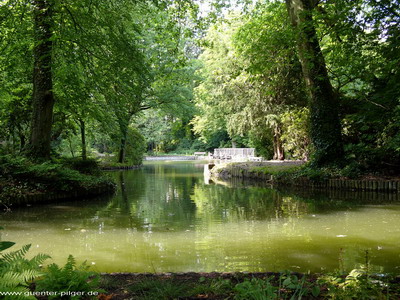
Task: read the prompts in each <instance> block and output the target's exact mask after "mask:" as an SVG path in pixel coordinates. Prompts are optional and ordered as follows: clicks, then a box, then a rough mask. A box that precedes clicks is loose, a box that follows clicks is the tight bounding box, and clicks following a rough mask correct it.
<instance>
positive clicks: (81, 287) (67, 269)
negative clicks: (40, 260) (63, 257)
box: [36, 255, 101, 299]
mask: <svg viewBox="0 0 400 300" xmlns="http://www.w3.org/2000/svg"><path fill="white" fill-rule="evenodd" d="M98 285H99V275H98V274H97V273H94V272H91V271H89V266H87V265H86V262H84V263H82V264H81V265H80V266H77V265H76V261H75V259H74V257H73V256H72V255H70V256H68V259H67V263H66V264H65V266H64V267H62V268H60V267H59V266H58V265H57V264H51V265H49V266H48V267H47V269H46V273H45V275H44V276H43V277H42V278H41V279H40V280H38V281H36V291H38V292H46V291H54V292H57V294H58V295H52V296H49V299H81V298H84V299H90V298H94V295H91V294H92V293H93V292H101V291H100V290H99V289H98ZM68 292H69V293H70V294H69V295H68ZM74 292H75V293H79V294H74ZM63 293H64V294H66V296H63V297H60V294H63ZM93 294H94V293H93Z"/></svg>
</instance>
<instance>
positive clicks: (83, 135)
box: [79, 119, 87, 159]
mask: <svg viewBox="0 0 400 300" xmlns="http://www.w3.org/2000/svg"><path fill="white" fill-rule="evenodd" d="M79 127H80V128H81V148H82V159H87V152H86V131H85V121H83V120H82V119H79Z"/></svg>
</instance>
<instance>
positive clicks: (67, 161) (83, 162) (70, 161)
mask: <svg viewBox="0 0 400 300" xmlns="http://www.w3.org/2000/svg"><path fill="white" fill-rule="evenodd" d="M61 163H62V164H63V165H65V166H66V167H68V168H70V169H72V170H76V171H78V172H79V173H83V174H88V175H99V174H100V167H99V163H98V162H97V160H96V159H93V158H88V159H81V158H63V159H62V160H61Z"/></svg>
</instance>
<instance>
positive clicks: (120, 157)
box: [118, 136, 126, 164]
mask: <svg viewBox="0 0 400 300" xmlns="http://www.w3.org/2000/svg"><path fill="white" fill-rule="evenodd" d="M125 147H126V136H125V137H123V138H122V139H121V144H120V146H119V153H118V162H119V163H121V164H122V163H123V162H124V160H125Z"/></svg>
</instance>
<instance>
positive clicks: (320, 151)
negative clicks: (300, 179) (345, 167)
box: [286, 0, 344, 166]
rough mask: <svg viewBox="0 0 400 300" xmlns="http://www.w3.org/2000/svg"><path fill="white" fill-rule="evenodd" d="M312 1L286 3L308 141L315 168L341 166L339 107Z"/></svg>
mask: <svg viewBox="0 0 400 300" xmlns="http://www.w3.org/2000/svg"><path fill="white" fill-rule="evenodd" d="M316 2H317V1H315V0H286V5H287V9H288V13H289V16H290V19H291V22H292V25H293V26H294V28H295V30H296V32H297V47H298V52H299V58H300V63H301V66H302V70H303V77H304V79H305V82H306V85H307V88H308V91H309V98H310V102H309V107H310V115H311V117H310V119H311V124H310V125H311V126H310V127H311V132H310V135H311V141H312V143H313V145H314V147H315V155H314V158H313V161H314V163H315V164H316V165H317V166H324V165H329V164H335V163H340V162H341V161H342V159H343V157H344V151H343V143H342V137H341V126H340V120H339V104H338V100H337V98H336V97H335V94H334V92H333V88H332V85H331V83H330V81H329V77H328V72H327V69H326V65H325V60H324V57H323V55H322V51H321V48H320V45H319V42H318V37H317V33H316V30H315V26H314V23H313V17H312V11H313V9H314V7H315V5H316Z"/></svg>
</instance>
